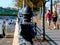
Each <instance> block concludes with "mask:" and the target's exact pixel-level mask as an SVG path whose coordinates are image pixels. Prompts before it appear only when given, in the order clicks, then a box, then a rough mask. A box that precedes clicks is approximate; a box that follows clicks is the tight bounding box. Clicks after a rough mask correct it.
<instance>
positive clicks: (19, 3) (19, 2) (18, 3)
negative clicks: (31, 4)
mask: <svg viewBox="0 0 60 45" xmlns="http://www.w3.org/2000/svg"><path fill="white" fill-rule="evenodd" d="M22 5H23V0H15V6H16V7H18V8H19V7H22Z"/></svg>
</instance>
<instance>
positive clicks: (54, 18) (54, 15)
mask: <svg viewBox="0 0 60 45" xmlns="http://www.w3.org/2000/svg"><path fill="white" fill-rule="evenodd" d="M57 18H58V16H57V11H56V10H54V12H53V15H52V19H53V23H54V29H56V28H57V24H56V22H57Z"/></svg>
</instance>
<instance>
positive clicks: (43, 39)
mask: <svg viewBox="0 0 60 45" xmlns="http://www.w3.org/2000/svg"><path fill="white" fill-rule="evenodd" d="M43 40H45V2H43Z"/></svg>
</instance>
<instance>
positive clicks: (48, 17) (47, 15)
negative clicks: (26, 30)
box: [46, 10, 52, 29]
mask: <svg viewBox="0 0 60 45" xmlns="http://www.w3.org/2000/svg"><path fill="white" fill-rule="evenodd" d="M51 20H52V14H51V12H50V10H48V11H47V13H46V21H47V23H48V28H49V29H50V24H51Z"/></svg>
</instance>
